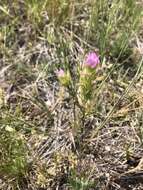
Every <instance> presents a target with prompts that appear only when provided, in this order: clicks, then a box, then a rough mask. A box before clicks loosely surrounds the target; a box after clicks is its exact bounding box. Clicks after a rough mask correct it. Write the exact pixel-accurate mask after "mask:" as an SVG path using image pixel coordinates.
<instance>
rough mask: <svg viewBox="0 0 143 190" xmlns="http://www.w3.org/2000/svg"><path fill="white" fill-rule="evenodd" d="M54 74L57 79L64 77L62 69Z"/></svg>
mask: <svg viewBox="0 0 143 190" xmlns="http://www.w3.org/2000/svg"><path fill="white" fill-rule="evenodd" d="M56 74H57V76H58V77H64V76H65V72H64V70H63V69H60V70H58V71H56Z"/></svg>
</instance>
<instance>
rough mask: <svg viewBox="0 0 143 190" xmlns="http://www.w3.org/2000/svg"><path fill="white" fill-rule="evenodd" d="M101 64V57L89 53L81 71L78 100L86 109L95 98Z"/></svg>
mask: <svg viewBox="0 0 143 190" xmlns="http://www.w3.org/2000/svg"><path fill="white" fill-rule="evenodd" d="M99 62H100V61H99V56H98V55H97V54H96V53H95V52H91V53H88V54H87V56H86V58H85V60H84V63H83V65H82V67H81V70H80V78H79V90H78V100H79V103H80V104H81V105H82V106H84V107H85V108H86V109H87V108H88V105H91V100H92V98H93V90H94V81H95V79H96V67H97V65H98V64H99Z"/></svg>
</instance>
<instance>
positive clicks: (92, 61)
mask: <svg viewBox="0 0 143 190" xmlns="http://www.w3.org/2000/svg"><path fill="white" fill-rule="evenodd" d="M99 62H100V60H99V56H98V55H97V54H96V53H95V52H91V53H89V54H88V55H87V57H86V59H85V66H88V67H90V68H92V69H94V68H95V67H96V65H98V64H99Z"/></svg>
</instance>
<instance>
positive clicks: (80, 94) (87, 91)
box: [56, 52, 100, 112]
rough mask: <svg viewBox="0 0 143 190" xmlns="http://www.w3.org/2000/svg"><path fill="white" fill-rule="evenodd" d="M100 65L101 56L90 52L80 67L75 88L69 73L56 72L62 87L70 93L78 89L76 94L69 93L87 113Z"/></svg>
mask: <svg viewBox="0 0 143 190" xmlns="http://www.w3.org/2000/svg"><path fill="white" fill-rule="evenodd" d="M99 63H100V60H99V56H98V55H97V54H96V53H95V52H90V53H88V54H87V55H86V57H85V60H84V61H83V64H82V66H81V67H80V66H79V67H78V69H79V76H78V80H77V84H75V85H76V87H73V85H72V84H73V83H72V78H71V76H70V72H69V71H64V70H63V69H60V70H58V71H57V72H56V74H57V77H58V79H59V81H60V83H61V85H62V86H64V87H66V88H68V89H69V90H70V91H75V89H77V93H76V94H75V93H71V92H69V94H73V95H74V96H76V99H77V101H78V104H79V105H80V106H81V107H83V108H84V109H85V110H86V112H88V109H89V107H90V105H91V101H92V99H93V91H94V81H95V80H96V68H97V66H98V64H99ZM71 88H74V89H71Z"/></svg>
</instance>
